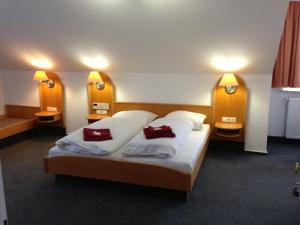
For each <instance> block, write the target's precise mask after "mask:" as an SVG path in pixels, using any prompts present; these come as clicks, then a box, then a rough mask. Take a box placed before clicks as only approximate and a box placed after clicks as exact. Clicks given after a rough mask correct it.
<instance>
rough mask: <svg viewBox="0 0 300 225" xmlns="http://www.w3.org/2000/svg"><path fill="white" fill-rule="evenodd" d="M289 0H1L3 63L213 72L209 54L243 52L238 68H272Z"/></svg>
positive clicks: (66, 68) (6, 66)
mask: <svg viewBox="0 0 300 225" xmlns="http://www.w3.org/2000/svg"><path fill="white" fill-rule="evenodd" d="M287 7H288V0H251V1H250V0H0V69H13V70H18V69H33V68H34V67H32V66H31V65H30V64H28V63H27V62H26V60H25V59H24V55H31V54H42V55H45V56H47V57H48V58H50V59H51V60H52V61H53V62H54V65H55V66H54V70H56V71H84V70H87V68H86V67H85V66H84V65H83V64H81V63H80V58H81V57H82V56H95V55H98V54H100V55H103V56H105V57H106V58H107V59H108V60H109V62H110V67H109V68H108V69H107V70H108V71H113V72H161V73H211V72H214V71H215V70H214V68H212V66H211V63H210V61H211V59H212V58H213V57H214V56H217V55H223V56H224V57H236V56H237V57H244V58H245V59H247V61H248V66H247V67H245V68H244V69H242V70H241V71H240V72H244V73H257V74H265V73H271V72H272V69H273V65H274V61H275V57H276V53H277V48H278V45H279V40H280V36H281V32H282V29H283V23H284V18H285V14H286V10H287Z"/></svg>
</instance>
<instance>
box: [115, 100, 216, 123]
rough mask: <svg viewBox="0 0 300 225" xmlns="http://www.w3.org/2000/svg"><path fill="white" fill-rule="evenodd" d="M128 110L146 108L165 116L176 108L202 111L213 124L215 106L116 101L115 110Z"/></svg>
mask: <svg viewBox="0 0 300 225" xmlns="http://www.w3.org/2000/svg"><path fill="white" fill-rule="evenodd" d="M126 110H146V111H149V112H153V113H155V114H157V115H158V117H164V116H165V115H167V114H168V113H170V112H173V111H176V110H186V111H191V112H196V113H202V114H205V115H206V116H207V118H206V120H205V123H208V124H211V125H212V122H213V107H212V106H206V105H184V104H162V103H140V102H115V103H114V112H115V113H116V112H120V111H126Z"/></svg>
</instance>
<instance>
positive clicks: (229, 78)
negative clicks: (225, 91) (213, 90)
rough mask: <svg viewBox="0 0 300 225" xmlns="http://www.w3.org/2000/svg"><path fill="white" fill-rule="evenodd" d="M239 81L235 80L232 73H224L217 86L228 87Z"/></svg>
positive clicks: (236, 84) (235, 84)
mask: <svg viewBox="0 0 300 225" xmlns="http://www.w3.org/2000/svg"><path fill="white" fill-rule="evenodd" d="M238 85H239V83H238V81H237V80H236V78H235V76H234V74H233V73H225V74H224V75H223V77H222V79H221V81H220V83H219V86H224V87H230V86H238Z"/></svg>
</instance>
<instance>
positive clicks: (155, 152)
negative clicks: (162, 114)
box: [122, 118, 193, 158]
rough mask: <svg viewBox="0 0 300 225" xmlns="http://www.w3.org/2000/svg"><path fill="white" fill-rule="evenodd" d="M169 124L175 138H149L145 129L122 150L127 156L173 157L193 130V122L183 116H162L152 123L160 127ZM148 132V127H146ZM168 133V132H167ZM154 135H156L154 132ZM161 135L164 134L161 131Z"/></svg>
mask: <svg viewBox="0 0 300 225" xmlns="http://www.w3.org/2000/svg"><path fill="white" fill-rule="evenodd" d="M165 124H168V126H169V127H170V128H171V127H172V133H173V132H174V135H175V134H176V135H175V137H174V138H157V139H147V137H146V134H145V130H144V132H139V133H138V134H137V135H136V136H135V137H134V138H133V139H131V141H130V142H128V143H127V144H126V145H125V146H124V149H123V151H122V154H123V155H125V156H135V157H136V156H139V157H142V156H144V157H145V156H148V157H149V156H151V157H158V158H171V157H173V156H174V155H175V154H176V151H177V150H178V149H179V148H180V147H181V145H182V144H183V143H184V141H185V140H186V138H187V136H188V135H189V134H190V133H191V132H192V129H193V123H192V122H191V121H189V120H186V119H182V118H170V119H168V118H160V119H157V120H154V121H152V122H151V123H150V126H152V127H160V126H164V125H165ZM146 133H147V128H146ZM166 133H167V132H166ZM167 134H168V133H167ZM152 135H155V134H153V133H152ZM159 135H164V133H163V132H162V133H160V134H159Z"/></svg>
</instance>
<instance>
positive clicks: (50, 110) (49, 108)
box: [47, 106, 57, 112]
mask: <svg viewBox="0 0 300 225" xmlns="http://www.w3.org/2000/svg"><path fill="white" fill-rule="evenodd" d="M47 112H57V107H50V106H47Z"/></svg>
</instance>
